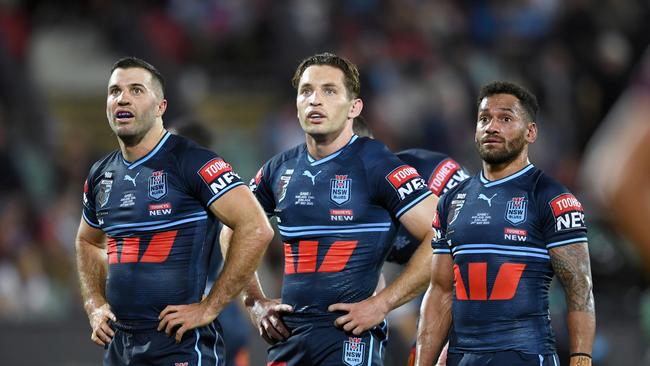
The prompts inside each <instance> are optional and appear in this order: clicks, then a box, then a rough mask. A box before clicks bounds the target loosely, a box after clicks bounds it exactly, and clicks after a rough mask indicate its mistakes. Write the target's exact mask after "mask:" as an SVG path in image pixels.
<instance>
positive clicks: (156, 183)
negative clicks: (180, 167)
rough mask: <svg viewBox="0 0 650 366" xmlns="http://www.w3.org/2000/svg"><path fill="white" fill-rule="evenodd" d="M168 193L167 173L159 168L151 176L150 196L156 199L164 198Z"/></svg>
mask: <svg viewBox="0 0 650 366" xmlns="http://www.w3.org/2000/svg"><path fill="white" fill-rule="evenodd" d="M166 194H167V173H164V172H163V171H162V170H157V171H155V172H153V173H151V177H149V197H150V198H152V199H155V200H159V199H161V198H163V197H164V196H165V195H166Z"/></svg>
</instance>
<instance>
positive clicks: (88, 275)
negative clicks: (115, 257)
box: [75, 218, 116, 346]
mask: <svg viewBox="0 0 650 366" xmlns="http://www.w3.org/2000/svg"><path fill="white" fill-rule="evenodd" d="M106 242H107V240H106V235H105V234H104V232H103V231H102V230H100V229H98V228H94V227H92V226H90V225H89V224H88V223H86V221H85V220H84V219H83V218H82V219H81V223H80V224H79V230H78V231H77V237H76V239H75V247H76V252H77V271H78V273H79V283H80V286H81V296H82V298H83V301H84V309H85V310H86V314H88V320H89V322H90V326H91V328H92V333H91V335H90V339H92V341H93V342H95V343H96V344H98V345H100V346H104V345H106V344H108V343H109V342H110V341H111V338H112V337H113V335H114V332H113V330H112V329H111V327H110V326H109V324H108V320H109V319H110V320H112V321H116V318H115V315H114V314H113V312H112V311H111V308H110V305H109V304H108V302H107V301H106V296H105V287H106V274H107V272H108V268H107V267H108V263H107V260H106Z"/></svg>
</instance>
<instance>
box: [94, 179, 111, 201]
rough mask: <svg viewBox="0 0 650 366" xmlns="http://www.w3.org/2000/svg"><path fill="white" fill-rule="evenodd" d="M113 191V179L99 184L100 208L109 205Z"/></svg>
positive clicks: (98, 198) (103, 180)
mask: <svg viewBox="0 0 650 366" xmlns="http://www.w3.org/2000/svg"><path fill="white" fill-rule="evenodd" d="M112 189H113V180H112V179H102V180H101V181H100V182H99V194H98V195H97V202H98V203H99V207H104V206H106V204H107V203H108V197H109V196H110V195H111V190H112Z"/></svg>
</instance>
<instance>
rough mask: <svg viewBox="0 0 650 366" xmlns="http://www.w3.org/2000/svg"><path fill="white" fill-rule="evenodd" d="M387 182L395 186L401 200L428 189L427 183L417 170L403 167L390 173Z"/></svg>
mask: <svg viewBox="0 0 650 366" xmlns="http://www.w3.org/2000/svg"><path fill="white" fill-rule="evenodd" d="M386 180H387V181H388V182H389V183H390V184H391V186H393V188H394V189H395V191H397V194H398V195H399V198H400V199H401V200H404V199H405V198H406V197H407V196H408V195H410V194H411V193H413V192H416V191H418V190H420V189H422V188H426V182H425V181H424V179H422V177H420V175H419V174H418V171H417V170H415V168H413V167H411V166H408V165H402V166H400V167H397V168H395V169H394V170H393V171H392V172H390V173H388V175H387V176H386Z"/></svg>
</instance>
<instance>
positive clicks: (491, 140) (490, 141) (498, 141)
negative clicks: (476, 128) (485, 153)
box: [481, 137, 504, 145]
mask: <svg viewBox="0 0 650 366" xmlns="http://www.w3.org/2000/svg"><path fill="white" fill-rule="evenodd" d="M503 142H504V140H503V139H502V138H499V137H486V138H484V139H482V140H481V143H482V144H483V145H486V144H502V143H503Z"/></svg>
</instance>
